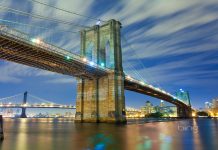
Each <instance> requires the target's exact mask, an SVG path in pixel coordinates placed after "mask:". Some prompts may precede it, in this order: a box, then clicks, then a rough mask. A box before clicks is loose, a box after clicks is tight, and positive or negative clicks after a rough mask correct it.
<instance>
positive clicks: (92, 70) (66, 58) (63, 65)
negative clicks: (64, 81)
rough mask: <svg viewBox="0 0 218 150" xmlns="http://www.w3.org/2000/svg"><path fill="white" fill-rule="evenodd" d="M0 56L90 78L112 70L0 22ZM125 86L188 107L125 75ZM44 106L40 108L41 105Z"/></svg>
mask: <svg viewBox="0 0 218 150" xmlns="http://www.w3.org/2000/svg"><path fill="white" fill-rule="evenodd" d="M0 59H4V60H8V61H12V62H16V63H20V64H24V65H28V66H32V67H36V68H40V69H44V70H48V71H52V72H57V73H61V74H65V75H70V76H74V77H79V78H84V79H87V78H88V79H93V78H98V77H101V76H104V75H107V74H108V73H110V72H113V70H110V69H107V68H105V67H103V66H100V65H97V64H95V63H93V62H89V61H88V60H86V58H83V57H81V56H79V55H76V54H73V53H71V52H69V51H66V50H64V49H61V48H58V47H55V46H53V45H51V44H48V43H45V42H43V41H41V40H40V39H33V38H31V37H29V36H28V35H27V34H24V33H21V32H19V31H17V30H14V29H10V28H9V27H7V26H5V25H0ZM124 83H125V89H126V90H131V91H135V92H138V93H142V94H146V95H150V96H152V97H155V98H158V99H163V100H165V101H167V102H170V103H173V104H175V105H177V106H183V107H188V108H190V106H188V105H186V104H185V103H183V102H182V100H179V99H177V98H176V97H174V96H173V95H171V94H169V93H167V92H165V91H164V90H161V89H159V88H155V87H153V86H152V85H149V84H146V83H143V82H141V81H138V80H135V79H133V78H131V77H129V76H128V75H125V82H124ZM43 108H44V107H43Z"/></svg>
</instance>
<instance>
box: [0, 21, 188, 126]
mask: <svg viewBox="0 0 218 150" xmlns="http://www.w3.org/2000/svg"><path fill="white" fill-rule="evenodd" d="M121 28H122V25H121V23H120V22H119V21H116V20H114V19H112V20H109V21H106V22H104V23H103V24H98V25H94V26H93V27H91V28H88V29H83V30H81V31H80V38H81V40H80V55H78V54H74V53H72V52H69V51H67V50H65V49H62V48H60V47H58V46H55V45H52V44H49V43H48V42H46V41H43V40H42V39H39V38H34V37H31V36H30V35H28V34H26V33H23V32H21V31H19V30H17V29H13V28H12V27H10V26H8V25H5V24H1V25H0V59H2V60H6V61H11V62H15V63H19V64H23V65H27V66H31V67H35V68H39V69H43V70H47V71H51V72H56V73H60V74H64V75H69V76H72V77H75V78H76V79H77V99H76V116H75V120H76V122H116V123H118V122H121V123H122V122H126V117H125V97H124V92H125V90H130V91H134V92H137V93H142V94H145V95H149V96H151V97H155V98H158V99H160V100H165V101H167V102H169V103H172V104H175V105H176V106H177V113H178V117H190V116H191V112H192V108H191V106H190V104H187V103H185V102H184V100H182V99H179V98H177V97H176V96H174V95H172V94H170V93H168V92H167V91H165V90H164V89H160V88H157V87H155V86H153V85H151V84H148V83H146V82H144V81H142V80H137V79H135V78H133V77H131V76H130V75H128V74H126V73H125V72H124V70H123V64H122V62H123V61H122V47H121Z"/></svg>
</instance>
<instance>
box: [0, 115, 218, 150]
mask: <svg viewBox="0 0 218 150" xmlns="http://www.w3.org/2000/svg"><path fill="white" fill-rule="evenodd" d="M4 135H5V140H4V141H3V142H1V143H0V149H1V150H149V149H154V150H155V149H157V150H158V149H161V150H180V149H185V150H189V149H196V150H201V149H202V150H203V149H205V150H218V119H204V118H199V119H187V120H177V121H168V122H151V123H144V122H143V121H139V120H131V121H129V122H128V124H127V125H114V124H88V123H84V124H79V123H74V121H73V119H51V118H50V119H45V118H44V119H4Z"/></svg>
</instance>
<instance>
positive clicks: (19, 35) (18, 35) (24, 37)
mask: <svg viewBox="0 0 218 150" xmlns="http://www.w3.org/2000/svg"><path fill="white" fill-rule="evenodd" d="M0 34H2V35H6V36H9V37H11V38H13V39H17V40H20V41H23V42H25V43H28V44H30V45H33V46H36V47H39V48H42V49H46V50H48V51H51V52H53V53H56V54H59V55H62V56H63V57H66V56H67V57H69V58H70V59H74V60H77V61H78V62H80V63H83V64H86V65H90V61H89V60H86V59H84V57H82V56H80V55H77V54H73V53H71V52H69V51H67V50H65V49H62V48H59V47H57V46H54V45H52V44H50V43H47V42H44V41H43V40H41V39H35V38H32V37H30V36H29V35H28V34H26V33H23V32H20V31H18V30H15V29H11V28H10V27H9V26H6V25H3V24H0ZM91 66H92V67H95V68H98V69H100V70H102V71H105V72H111V71H113V70H111V69H109V68H107V67H105V66H104V67H103V66H100V65H98V64H96V63H94V62H91Z"/></svg>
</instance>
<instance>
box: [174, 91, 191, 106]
mask: <svg viewBox="0 0 218 150" xmlns="http://www.w3.org/2000/svg"><path fill="white" fill-rule="evenodd" d="M176 97H177V98H179V99H181V100H182V101H183V102H184V103H185V104H187V105H190V106H191V103H190V97H189V92H188V91H183V90H182V89H180V90H179V91H178V92H176Z"/></svg>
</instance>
